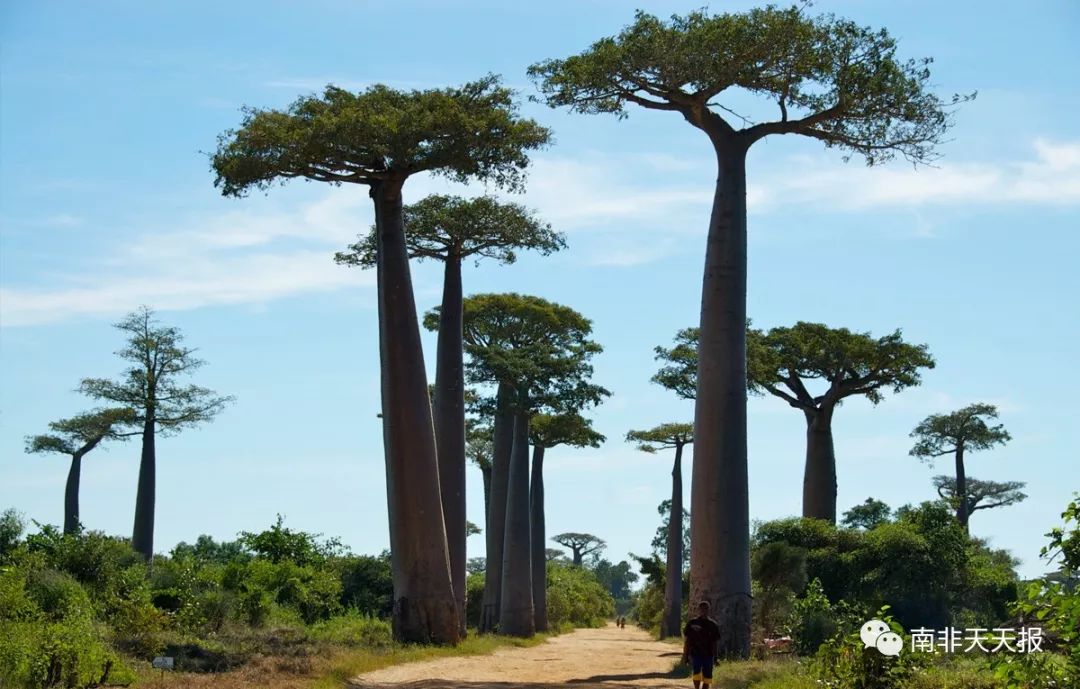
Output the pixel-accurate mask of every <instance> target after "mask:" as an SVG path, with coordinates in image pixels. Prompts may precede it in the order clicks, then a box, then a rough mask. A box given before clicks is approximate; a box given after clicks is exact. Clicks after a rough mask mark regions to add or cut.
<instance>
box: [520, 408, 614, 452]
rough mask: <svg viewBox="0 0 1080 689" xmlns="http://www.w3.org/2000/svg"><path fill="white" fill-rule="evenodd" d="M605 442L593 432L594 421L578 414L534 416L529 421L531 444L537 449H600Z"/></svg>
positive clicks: (601, 436) (603, 438) (602, 437)
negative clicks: (556, 447)
mask: <svg viewBox="0 0 1080 689" xmlns="http://www.w3.org/2000/svg"><path fill="white" fill-rule="evenodd" d="M605 440H607V438H605V437H604V436H603V435H601V434H600V433H597V432H596V431H594V430H593V427H592V421H591V420H590V419H586V418H585V417H583V416H582V415H581V414H578V413H577V412H567V413H563V414H534V415H533V416H532V418H531V419H530V420H529V443H531V444H532V445H534V446H536V447H555V446H557V445H569V446H571V447H600V445H601V443H603V442H604V441H605Z"/></svg>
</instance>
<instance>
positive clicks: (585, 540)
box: [551, 531, 607, 565]
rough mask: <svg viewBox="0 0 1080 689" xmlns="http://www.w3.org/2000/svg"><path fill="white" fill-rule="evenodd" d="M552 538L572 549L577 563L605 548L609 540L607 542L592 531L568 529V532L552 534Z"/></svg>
mask: <svg viewBox="0 0 1080 689" xmlns="http://www.w3.org/2000/svg"><path fill="white" fill-rule="evenodd" d="M551 540H553V541H555V542H556V543H558V544H559V545H561V546H564V547H566V548H569V549H570V552H571V553H572V555H573V559H574V564H575V565H581V563H582V562H583V561H584V558H585V556H586V555H591V554H593V553H599V552H601V551H602V550H604V548H607V542H605V541H604V539H602V538H597V537H596V536H593V535H592V534H591V533H577V532H574V531H567V532H566V533H561V534H556V535H554V536H552V537H551Z"/></svg>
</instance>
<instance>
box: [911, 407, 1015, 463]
mask: <svg viewBox="0 0 1080 689" xmlns="http://www.w3.org/2000/svg"><path fill="white" fill-rule="evenodd" d="M997 417H998V412H997V407H995V406H994V405H992V404H985V403H976V404H969V405H968V406H966V407H964V408H963V409H958V410H957V411H954V412H950V413H948V414H931V415H930V416H928V417H926V418H925V419H923V420H922V421H921V422H920V423H919V425H918V426H916V427H915V429H914V430H913V431H911V434H910V435H911V437H912V438H915V446H914V447H912V448H911V450H910V451H909V452H908V454H909V455H911V456H912V457H918V458H919V459H923V460H926V461H933V459H934V458H936V457H940V456H941V455H946V454H952V453H954V452H956V450H957V449H958V448H962V449H963V450H965V451H975V450H987V449H990V448H992V447H994V446H996V445H1004V444H1005V443H1007V442H1008V441H1010V440H1012V436H1011V435H1009V432H1008V431H1006V430H1005V427H1004V426H1003V425H1002V424H997V425H994V426H991V425H989V424H987V422H986V421H987V419H996V418H997Z"/></svg>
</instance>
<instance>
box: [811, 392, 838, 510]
mask: <svg viewBox="0 0 1080 689" xmlns="http://www.w3.org/2000/svg"><path fill="white" fill-rule="evenodd" d="M804 413H805V414H806V468H805V470H804V472H803V517H806V518H809V519H825V520H827V521H828V522H830V523H832V524H835V523H836V453H835V451H834V450H833V435H832V417H833V408H832V407H831V406H824V405H823V406H821V407H820V408H818V409H815V410H806V411H805V412H804Z"/></svg>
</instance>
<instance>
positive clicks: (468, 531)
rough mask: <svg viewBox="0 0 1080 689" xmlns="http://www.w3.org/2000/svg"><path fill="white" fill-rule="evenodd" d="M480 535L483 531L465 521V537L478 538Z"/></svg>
mask: <svg viewBox="0 0 1080 689" xmlns="http://www.w3.org/2000/svg"><path fill="white" fill-rule="evenodd" d="M481 533H483V530H482V529H481V528H480V527H479V526H477V525H476V524H473V523H472V522H471V521H469V520H467V519H466V520H465V535H466V536H479V535H480V534H481Z"/></svg>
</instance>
